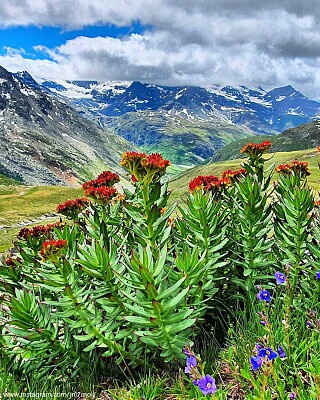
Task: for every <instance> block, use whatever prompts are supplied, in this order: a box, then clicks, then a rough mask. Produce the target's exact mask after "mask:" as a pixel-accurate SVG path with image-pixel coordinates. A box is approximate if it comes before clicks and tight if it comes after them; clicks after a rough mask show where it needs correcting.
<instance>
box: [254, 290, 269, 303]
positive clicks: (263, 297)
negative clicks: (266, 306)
mask: <svg viewBox="0 0 320 400" xmlns="http://www.w3.org/2000/svg"><path fill="white" fill-rule="evenodd" d="M257 299H258V300H260V301H266V302H267V303H269V301H270V300H271V294H270V292H269V291H268V290H260V291H259V293H258V294H257Z"/></svg>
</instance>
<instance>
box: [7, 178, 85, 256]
mask: <svg viewBox="0 0 320 400" xmlns="http://www.w3.org/2000/svg"><path fill="white" fill-rule="evenodd" d="M79 196H83V191H82V189H74V188H68V187H60V186H38V187H36V186H35V187H28V186H13V185H10V186H3V185H1V186H0V252H1V251H4V250H6V249H7V248H9V247H10V245H11V243H12V240H13V239H14V238H15V237H16V234H17V232H18V231H19V230H20V229H21V228H22V226H19V225H18V224H20V223H22V222H28V223H29V224H30V225H29V226H32V225H41V224H47V223H50V222H53V221H56V220H57V217H51V218H50V217H49V214H52V213H54V212H55V210H56V207H57V205H58V204H59V203H63V202H65V201H66V200H68V199H72V198H75V197H79ZM45 214H47V215H48V217H47V218H46V219H44V220H42V221H37V219H38V218H39V217H41V216H44V215H45Z"/></svg>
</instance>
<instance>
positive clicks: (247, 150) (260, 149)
mask: <svg viewBox="0 0 320 400" xmlns="http://www.w3.org/2000/svg"><path fill="white" fill-rule="evenodd" d="M271 145H272V143H271V142H270V140H265V141H264V142H262V143H260V144H256V143H252V142H249V143H247V144H246V145H244V146H243V147H242V149H241V150H240V153H243V154H248V155H258V154H264V153H266V152H267V151H268V150H269V149H270V147H271Z"/></svg>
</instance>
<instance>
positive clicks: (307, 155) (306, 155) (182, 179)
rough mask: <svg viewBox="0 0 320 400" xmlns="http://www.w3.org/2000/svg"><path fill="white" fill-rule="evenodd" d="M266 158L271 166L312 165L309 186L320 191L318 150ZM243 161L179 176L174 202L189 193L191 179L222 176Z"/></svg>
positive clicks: (172, 185)
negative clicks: (289, 164)
mask: <svg viewBox="0 0 320 400" xmlns="http://www.w3.org/2000/svg"><path fill="white" fill-rule="evenodd" d="M266 158H270V160H269V161H267V163H266V165H267V166H270V165H271V164H273V163H275V164H276V165H279V164H286V163H289V162H291V161H293V160H300V161H307V162H308V163H309V165H310V171H311V175H310V176H309V178H308V180H309V184H310V185H311V186H312V187H313V188H314V189H315V190H318V191H319V190H320V170H319V168H318V162H319V163H320V153H319V152H318V151H317V150H316V149H309V150H298V151H291V152H278V153H274V154H267V155H266ZM242 162H243V159H236V160H229V161H221V162H216V163H212V164H208V165H201V166H197V167H195V168H191V169H189V170H188V171H186V172H184V173H183V174H182V175H180V176H178V177H177V178H175V179H172V181H171V182H170V184H169V189H170V190H172V195H171V196H172V197H171V198H172V200H173V201H175V200H178V199H179V198H181V196H182V195H183V194H184V193H186V192H187V191H188V183H189V182H190V181H191V179H193V178H195V177H196V176H198V175H220V174H221V173H222V172H223V171H225V170H227V169H238V168H239V167H240V166H241V163H242Z"/></svg>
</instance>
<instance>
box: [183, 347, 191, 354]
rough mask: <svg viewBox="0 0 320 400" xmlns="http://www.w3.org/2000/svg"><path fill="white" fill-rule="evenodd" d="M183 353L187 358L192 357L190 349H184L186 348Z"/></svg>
mask: <svg viewBox="0 0 320 400" xmlns="http://www.w3.org/2000/svg"><path fill="white" fill-rule="evenodd" d="M182 351H183V352H184V354H185V355H186V356H192V353H191V350H190V349H189V348H188V347H184V348H183V349H182Z"/></svg>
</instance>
